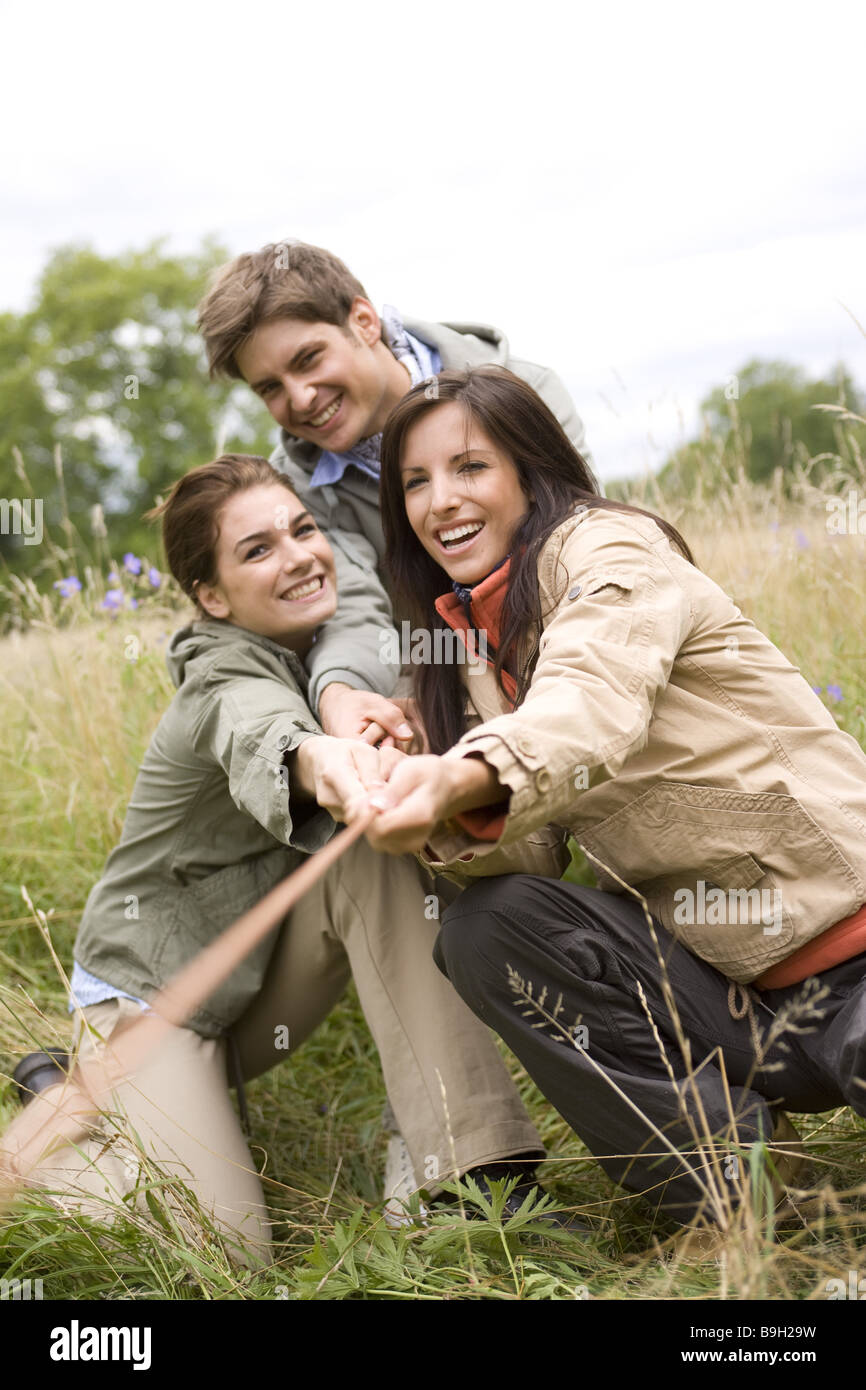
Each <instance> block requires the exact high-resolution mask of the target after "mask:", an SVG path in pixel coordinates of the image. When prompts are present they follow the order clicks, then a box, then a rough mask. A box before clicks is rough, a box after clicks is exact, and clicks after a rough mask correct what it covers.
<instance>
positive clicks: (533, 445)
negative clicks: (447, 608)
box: [380, 366, 695, 753]
mask: <svg viewBox="0 0 866 1390" xmlns="http://www.w3.org/2000/svg"><path fill="white" fill-rule="evenodd" d="M449 401H456V402H457V403H458V404H459V405H460V406H462V408H463V410H464V412H465V417H466V430H467V435H468V432H469V430H470V429H471V426H472V423H473V422H474V421H477V422H478V424H479V425H480V426H481V427H482V428H483V430H484V431H485V433H486V434H487V435H488V436H489V437H490V438H491V439H492V440H493V441H494V443H495V444H497V445H498V446H499V448H500V449H502V451H503V452H504V453H505V454H507V455H508V457H509V458H510V459H511V460H512V461H513V463H514V465H515V467H516V469H517V472H518V475H519V478H520V484H521V487H522V488H523V490H524V492H525V493H526V495H527V497H532V498H533V502H532V504H531V506H530V507H529V510H528V512H527V515H526V516H525V518H524V519H523V521H522V522H521V523H520V525H519V526H518V527H517V530H516V531H515V533H514V535H513V537H512V554H514V555H519V556H520V563H519V564H512V566H511V568H510V570H509V576H508V586H507V589H506V593H505V599H504V602H503V607H502V618H501V624H500V643H499V648H498V650H497V651H496V654H495V662H494V671H495V675H496V679H497V682H498V683H499V686H500V688H501V689H503V690H504V685H503V681H502V669H503V665H505V664H506V662H508V661H509V660H513V661H517V660H518V659H519V658H520V657H521V656H522V657H523V665H522V669H519V670H518V671H517V672H516V679H517V697H516V701H515V703H517V704H519V703H520V701H521V700H522V699H523V697H524V695H525V694H526V689H527V686H528V685H529V682H530V680H531V679H532V672H533V670H534V668H535V663H536V661H537V659H538V644H537V640H536V642H535V644H534V646H533V647H532V649H531V650H530V649H529V648H528V642H529V639H530V637H531V636H532V635H535V636H536V638H537V635H538V634H540V632H541V626H542V621H543V619H542V613H541V597H540V594H539V592H538V556H539V552H540V550H541V548H542V546H543V545H544V543H545V541H546V540H547V538H548V536H549V535H550V533H551V531H553V530H555V528H556V527H557V526H559V525H560V523H561V522H563V521H564V520H565V519H566V517H568V516H569V515H570V513H571V512H572V511H573V510H574V507H575V506H576V505H577V503H579V502H584V503H586V504H587V505H588V506H591V507H605V508H608V509H609V510H611V511H620V512H635V513H637V514H638V515H640V516H648V517H650V518H651V519H652V520H653V521H654V522H656V524H657V525H658V526H660V527H661V529H662V530H663V531H664V532H665V534H666V535H667V536H668V537H669V538H670V539H671V540H672V541H673V542H674V544H675V545H676V546H678V548H679V549H680V550H681V551H682V553H683V555H684V556H685V558H686V559H687V560H688V561H689V562H690V563H691V564H694V563H695V562H694V558H693V556H692V553H691V551H690V550H689V547H688V545H687V544H686V542H685V541H684V540H683V538H682V536H681V535H680V534H679V532H678V531H677V530H676V529H675V527H673V526H671V524H670V522H667V521H665V520H663V518H662V517H660V516H656V515H655V514H654V513H653V512H648V511H645V510H644V509H643V508H642V507H634V506H631V505H630V504H629V503H627V502H614V501H612V500H611V499H609V498H607V497H601V496H600V495H599V491H598V483H597V482H596V480H595V478H594V476H593V474H592V471H591V469H590V468H589V465H588V464H587V462H586V460H585V459H584V458H582V457H581V455H580V454H579V453H578V451H577V450H576V449H575V447H574V445H573V444H572V443H571V440H570V439H569V438H568V436H567V434H566V433H565V431H564V430H563V428H562V426H561V425H560V423H559V421H558V420H557V418H556V416H555V415H554V414H553V412H552V411H551V410H549V409H548V407H547V406H546V405H545V403H544V401H543V400H542V399H541V397H540V396H539V395H537V393H536V392H535V391H533V389H532V387H531V386H528V385H527V383H526V382H525V381H523V380H522V378H521V377H519V376H515V375H514V373H513V372H509V371H507V370H506V368H504V367H495V366H489V367H475V368H473V369H472V370H471V371H466V372H456V371H445V372H441V373H440V374H439V376H438V377H437V378H436V381H435V383H432V382H428V383H426V384H425V383H423V382H422V383H421V385H419V386H416V387H414V389H413V390H411V391H410V392H409V393H408V395H406V396H404V397H403V399H402V400H401V401H399V402H398V404H397V405H396V406H395V407H394V409H393V411H392V412H391V414H390V415H389V417H388V421H387V424H386V425H385V432H384V434H383V436H382V453H381V459H382V473H381V483H380V503H381V512H382V527H383V530H384V533H385V559H386V564H387V566H388V569H389V571H390V575H391V580H392V584H393V589H394V599H395V610H396V612H397V613H398V614H399V616H400V617H401V618H403V617H405V618H407V619H408V620H409V622H410V623H411V625H412V626H413V627H418V628H421V629H429V630H430V631H431V633H433V632H435V629H437V628H445V627H447V624H446V623H445V622H444V620H443V619H442V618H440V616H439V614H438V613H437V611H436V608H435V600H436V599H437V598H438V597H439V596H440V595H441V594H442V593H444V592H446V591H447V590H448V588H449V586H450V582H451V581H450V579H449V577H448V575H447V574H446V572H445V571H444V570H443V569H442V567H441V566H440V565H438V564H437V563H436V561H435V560H434V559H433V558H432V556H430V555H428V554H427V552H426V550H424V548H423V546H422V545H421V542H420V541H419V540H418V537H417V536H416V535H415V533H414V531H413V530H412V528H411V526H410V525H409V521H408V519H407V516H406V506H405V501H404V491H403V481H402V478H401V475H400V464H401V458H402V453H403V445H404V441H405V438H406V432H407V430H408V429H409V428H410V427H411V426H412V425H414V424H415V423H416V421H418V420H420V419H421V417H422V416H423V415H426V414H427V412H428V411H430V410H435V409H436V407H437V406H439V405H442V404H444V403H446V402H449ZM435 649H436V647H435V644H434V650H435ZM444 650H448V648H447V647H445V648H444ZM506 669H507V667H506ZM414 694H415V699H416V700H417V702H418V711H419V714H420V715H421V718H422V719H423V721H424V727H425V729H426V730H427V737H428V739H429V741H430V747H431V750H432V751H433V752H434V753H444V752H445V751H446V749H448V748H451V747H453V745H454V744H455V743H456V742H457V740H458V739H459V738H460V736H461V734H463V733H464V732H465V715H464V704H465V694H464V690H463V686H462V682H461V680H460V668H459V666H458V665H457V663H456V662H451V663H449V664H447V665H444V666H433V665H419V666H416V667H415V671H414Z"/></svg>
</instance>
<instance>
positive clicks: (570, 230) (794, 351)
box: [0, 0, 866, 477]
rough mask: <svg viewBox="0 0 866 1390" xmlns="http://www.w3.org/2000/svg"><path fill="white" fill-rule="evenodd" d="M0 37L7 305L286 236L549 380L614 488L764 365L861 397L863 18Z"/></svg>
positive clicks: (865, 216) (325, 10)
mask: <svg viewBox="0 0 866 1390" xmlns="http://www.w3.org/2000/svg"><path fill="white" fill-rule="evenodd" d="M0 39H2V45H3V50H4V54H5V63H4V72H3V83H2V94H0V128H2V130H3V134H4V149H3V150H2V170H3V173H2V207H0V213H2V219H3V228H4V248H3V255H2V257H0V310H2V309H6V308H14V309H21V308H23V307H24V305H25V304H26V303H27V302H28V299H29V297H30V295H31V293H32V290H33V286H34V281H35V279H36V277H37V275H38V273H39V271H40V269H41V267H42V265H43V263H44V260H45V257H46V255H47V253H48V251H49V250H50V249H51V248H53V247H55V246H58V245H61V244H63V243H64V242H68V241H70V240H86V241H90V242H92V243H93V244H95V245H96V247H97V248H98V249H99V250H100V251H102V252H105V253H115V252H118V251H120V250H122V249H125V248H127V247H132V246H141V245H143V244H144V243H145V242H147V241H148V240H150V239H152V238H153V237H156V236H165V237H166V238H167V244H168V246H169V247H170V248H171V249H173V250H179V251H189V250H194V249H196V248H197V246H198V245H199V243H200V241H201V239H202V237H203V236H204V235H205V234H207V233H214V234H215V235H216V236H217V237H219V238H220V239H222V240H223V241H224V242H225V243H226V244H227V245H228V246H229V248H230V250H231V251H232V252H236V251H242V250H249V249H252V248H254V247H257V246H259V245H261V244H263V243H264V242H266V241H272V240H279V239H280V238H282V237H299V238H301V239H303V240H307V241H312V242H315V243H317V244H319V245H323V246H327V247H329V248H330V249H331V250H333V251H335V252H337V254H338V255H340V256H342V258H343V259H344V260H345V261H346V262H347V263H348V264H349V266H350V267H351V269H352V270H353V271H354V272H355V274H357V275H358V277H359V278H360V279H361V280H362V281H363V282H364V283H365V285H366V287H367V289H368V291H369V292H370V295H371V297H372V299H373V300H374V302H375V303H376V304H377V305H379V306H380V307H381V304H382V303H383V302H389V303H393V304H395V305H397V307H398V308H400V309H401V310H403V312H404V313H407V314H409V315H410V316H412V315H415V316H417V317H421V318H434V319H449V318H450V319H458V320H460V319H462V320H476V321H482V322H489V323H493V324H495V325H497V327H499V328H501V329H503V330H504V331H505V332H506V333H507V334H508V336H509V338H510V340H511V343H512V347H513V349H514V350H515V351H516V352H517V353H518V354H520V355H523V356H526V357H529V358H533V359H535V360H537V361H540V362H543V363H545V364H547V365H549V366H552V367H554V368H555V369H556V370H557V371H558V372H559V373H560V375H561V376H562V377H563V378H564V379H565V381H566V383H567V384H568V386H569V387H570V389H571V391H572V394H573V396H574V398H575V400H576V402H577V404H578V408H579V409H580V412H581V414H582V415H583V417H584V419H585V421H586V425H587V433H588V439H589V443H590V447H591V448H592V450H593V452H594V454H595V458H596V462H597V464H598V466H599V471H600V473H601V474H602V476H604V477H615V476H621V475H623V474H627V473H634V472H636V471H639V470H640V469H641V468H643V467H644V466H646V465H649V466H652V467H654V466H656V465H657V464H658V463H660V462H661V461H662V460H663V458H664V456H665V453H666V452H667V450H668V449H669V448H670V447H671V446H672V445H674V444H676V443H677V442H678V441H679V440H681V439H682V438H684V437H688V436H689V435H690V434H691V433H693V432H694V429H695V427H696V404H697V401H698V400H699V399H700V398H701V396H702V395H704V394H705V393H706V391H707V390H708V389H710V388H711V387H712V386H714V385H717V384H720V383H722V382H724V380H725V379H726V378H727V376H728V374H729V373H731V372H733V371H735V370H736V368H737V367H738V366H740V365H742V364H743V363H744V362H745V361H746V360H747V359H748V358H749V357H751V356H765V357H770V356H772V357H786V358H789V359H793V360H795V361H799V362H801V363H802V364H803V365H804V366H805V367H807V368H808V369H810V370H812V371H816V372H817V371H827V370H828V369H829V368H830V367H831V365H832V364H833V363H834V362H836V361H838V360H839V359H842V360H844V361H845V363H846V364H847V365H848V367H849V369H850V370H851V371H852V372H853V374H854V376H855V377H856V378H857V380H858V381H859V383H860V384H861V385H866V339H864V336H863V334H862V333H861V332H860V331H859V330H858V328H857V326H856V325H855V323H854V322H853V321H852V318H851V317H850V315H849V313H848V312H846V308H847V310H848V311H850V314H853V315H854V316H856V318H857V319H858V320H859V321H860V323H862V324H864V325H866V254H864V253H866V158H864V155H866V130H864V126H866V119H864V115H863V111H864V96H863V62H864V51H866V42H864V40H866V7H864V6H863V5H862V4H860V3H857V2H856V0H849V3H839V0H829V2H827V0H825V3H824V4H822V5H821V6H814V5H809V6H805V5H802V4H799V3H797V0H788V3H785V4H777V3H774V2H771V3H764V2H762V0H751V3H747V4H746V3H731V2H730V0H726V2H725V3H724V4H712V5H711V4H707V3H706V0H703V3H698V0H693V2H692V3H690V4H675V3H664V2H663V0H662V3H656V4H645V5H637V4H631V3H629V4H610V3H605V0H595V2H594V3H593V4H591V5H589V4H586V3H584V2H583V0H581V2H580V3H578V4H575V5H572V6H566V5H564V4H562V3H551V0H532V3H529V0H524V3H522V4H519V5H518V4H511V3H508V2H507V0H505V2H501V3H495V2H494V3H486V0H484V2H481V3H479V0H462V3H455V0H442V2H441V3H436V4H423V3H415V4H411V3H409V0H400V2H399V3H392V2H391V0H387V3H379V2H378V0H370V2H369V3H366V4H365V3H357V0H356V2H355V3H348V2H347V0H336V3H330V4H329V3H322V0H318V3H307V4H303V5H301V4H298V3H297V0H281V3H271V0H247V3H246V4H239V5H229V4H227V3H226V2H225V0H210V3H207V4H204V3H184V2H183V0H175V2H174V3H171V4H169V3H166V0H149V3H147V4H143V5H140V6H122V7H121V6H118V5H117V4H116V3H102V0H81V3H79V4H77V5H69V4H68V3H64V4H60V3H56V0H55V2H54V3H47V4H45V3H43V4H39V5H34V6H32V7H28V8H26V9H25V8H24V7H20V6H18V7H16V8H15V9H14V10H13V9H11V7H10V6H9V5H8V4H3V5H0ZM840 301H841V303H840ZM843 305H844V306H845V307H843Z"/></svg>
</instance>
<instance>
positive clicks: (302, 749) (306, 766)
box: [286, 734, 326, 798]
mask: <svg viewBox="0 0 866 1390" xmlns="http://www.w3.org/2000/svg"><path fill="white" fill-rule="evenodd" d="M323 737H326V735H321V734H319V735H316V736H313V735H310V736H309V737H308V738H305V739H304V740H303V742H302V743H299V744H298V746H297V748H295V750H294V751H293V752H292V753H290V754H289V755H288V757H287V760H286V765H287V767H288V769H289V787H290V790H291V791H293V792H294V793H295V795H296V796H302V797H308V798H309V797H315V794H316V757H317V753H318V751H319V750H318V745H319V744H320V743H321V740H322V738H323Z"/></svg>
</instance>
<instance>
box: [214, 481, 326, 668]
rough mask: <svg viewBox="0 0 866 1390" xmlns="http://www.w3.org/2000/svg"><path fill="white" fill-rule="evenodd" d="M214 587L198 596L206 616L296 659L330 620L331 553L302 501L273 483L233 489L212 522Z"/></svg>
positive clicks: (303, 653)
mask: <svg viewBox="0 0 866 1390" xmlns="http://www.w3.org/2000/svg"><path fill="white" fill-rule="evenodd" d="M218 525H219V537H218V540H217V547H216V557H215V558H216V571H217V581H216V583H215V584H200V585H199V587H198V591H197V592H198V598H199V601H200V603H201V605H202V607H203V608H204V609H205V610H206V611H207V612H208V613H209V614H210V615H211V617H213V618H223V619H226V620H227V621H228V622H230V623H234V624H235V625H236V626H237V627H245V628H247V629H248V630H249V631H250V632H258V633H260V634H261V636H262V637H270V638H271V639H272V641H274V642H279V643H280V645H281V646H283V647H287V648H288V649H289V650H290V651H294V652H298V654H299V655H301V656H303V655H305V654H306V652H307V651H308V650H309V648H310V646H311V645H312V639H313V633H314V632H315V630H316V628H317V627H319V625H320V624H321V623H324V622H326V621H327V619H328V618H332V617H333V616H334V612H335V610H336V607H337V580H336V571H335V568H334V556H333V552H332V550H331V547H330V546H329V544H328V542H327V541H326V540H325V537H324V536H323V535H322V533H321V531H320V530H319V528H318V526H317V525H316V523H315V521H314V520H313V518H312V517H311V516H310V514H309V512H308V511H306V510H305V508H304V505H303V503H302V502H300V501H299V500H298V498H297V497H295V496H294V494H293V493H291V492H289V490H288V488H284V487H282V486H281V485H280V484H279V483H265V484H261V485H260V486H257V487H251V488H247V489H245V490H244V491H243V492H236V493H235V494H234V495H233V496H232V497H230V498H229V500H228V502H227V503H226V505H225V507H224V508H223V510H222V513H221V515H220V518H219V523H218Z"/></svg>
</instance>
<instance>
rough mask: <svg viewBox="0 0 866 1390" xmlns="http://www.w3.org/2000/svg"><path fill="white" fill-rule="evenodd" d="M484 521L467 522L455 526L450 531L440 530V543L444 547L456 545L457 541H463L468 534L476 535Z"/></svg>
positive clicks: (481, 528)
mask: <svg viewBox="0 0 866 1390" xmlns="http://www.w3.org/2000/svg"><path fill="white" fill-rule="evenodd" d="M483 527H484V522H483V521H482V522H477V521H473V522H469V523H467V525H465V526H455V527H454V528H453V530H451V531H440V532H439V540H440V543H441V544H442V545H444V546H446V547H448V546H449V545H457V543H458V542H459V541H465V540H466V539H467V538H468V537H469V536H477V534H478V532H479V531H481V530H483Z"/></svg>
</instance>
